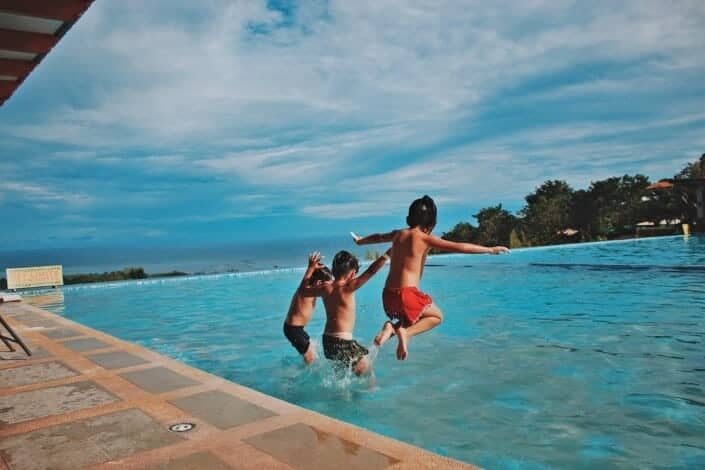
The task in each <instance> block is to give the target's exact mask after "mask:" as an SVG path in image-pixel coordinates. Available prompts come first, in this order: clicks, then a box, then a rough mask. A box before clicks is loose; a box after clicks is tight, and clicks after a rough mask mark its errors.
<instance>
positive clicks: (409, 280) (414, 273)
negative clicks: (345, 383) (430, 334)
mask: <svg viewBox="0 0 705 470" xmlns="http://www.w3.org/2000/svg"><path fill="white" fill-rule="evenodd" d="M436 212H437V211H436V204H435V203H434V202H433V199H431V198H430V197H428V196H424V197H422V198H420V199H416V200H415V201H414V202H412V203H411V206H409V215H408V216H407V217H406V223H407V224H408V225H409V228H405V229H399V230H393V231H391V232H389V233H376V234H373V235H368V236H366V237H358V236H357V235H355V234H354V233H351V235H352V236H353V240H354V241H355V243H357V244H358V245H367V244H372V243H385V242H392V247H391V249H390V250H391V264H390V267H389V275H388V276H387V282H386V284H385V286H384V291H383V293H382V303H383V305H384V311H385V313H386V314H387V316H388V317H389V319H390V320H392V321H395V322H396V323H392V322H391V321H386V322H384V325H383V326H382V329H381V330H380V332H379V333H378V334H377V336H376V337H375V343H377V344H378V345H382V344H384V343H385V342H386V341H387V340H388V339H389V338H390V337H392V336H393V335H395V334H396V336H397V338H398V340H399V344H398V346H397V359H399V360H404V359H406V357H407V355H408V349H407V346H408V343H409V339H410V338H412V337H414V336H416V335H418V334H420V333H423V332H424V331H428V330H430V329H431V328H434V327H436V326H438V325H440V324H441V322H442V321H443V313H442V312H441V310H440V309H439V308H438V306H437V305H436V304H435V303H433V299H431V297H430V296H428V295H426V294H424V293H423V292H421V291H420V290H419V289H418V285H419V283H420V281H421V277H422V276H423V268H424V265H425V264H426V257H427V256H428V252H429V250H430V249H431V248H437V249H439V250H441V251H446V252H450V253H467V254H478V253H491V254H494V255H496V254H499V253H507V252H509V250H508V249H507V248H506V247H504V246H494V247H485V246H481V245H474V244H472V243H457V242H452V241H448V240H444V239H442V238H440V237H436V236H435V235H432V234H431V232H432V231H433V229H434V228H435V226H436Z"/></svg>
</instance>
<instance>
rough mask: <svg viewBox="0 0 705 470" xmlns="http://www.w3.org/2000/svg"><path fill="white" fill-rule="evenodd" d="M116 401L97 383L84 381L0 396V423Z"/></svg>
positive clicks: (57, 413)
mask: <svg viewBox="0 0 705 470" xmlns="http://www.w3.org/2000/svg"><path fill="white" fill-rule="evenodd" d="M115 401H118V398H116V397H115V396H114V395H112V394H111V393H109V392H108V391H106V390H104V389H103V388H101V387H100V386H99V385H98V384H97V383H95V382H91V381H86V382H77V383H73V384H67V385H60V386H56V387H50V388H43V389H40V390H33V391H31V392H23V393H18V394H16V395H10V396H6V397H0V426H2V425H3V424H15V423H21V422H23V421H29V420H32V419H38V418H44V417H46V416H53V415H60V414H64V413H69V412H71V411H77V410H84V409H86V408H93V407H95V406H99V405H104V404H106V403H112V402H115Z"/></svg>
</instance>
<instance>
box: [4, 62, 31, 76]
mask: <svg viewBox="0 0 705 470" xmlns="http://www.w3.org/2000/svg"><path fill="white" fill-rule="evenodd" d="M35 65H37V64H36V63H35V62H34V61H31V60H19V59H0V75H9V76H11V77H26V76H27V75H29V72H31V71H32V69H33V68H34V66H35Z"/></svg>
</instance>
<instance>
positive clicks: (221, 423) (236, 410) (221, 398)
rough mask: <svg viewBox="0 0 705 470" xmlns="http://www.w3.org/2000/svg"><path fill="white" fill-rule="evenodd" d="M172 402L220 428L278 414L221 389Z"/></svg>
mask: <svg viewBox="0 0 705 470" xmlns="http://www.w3.org/2000/svg"><path fill="white" fill-rule="evenodd" d="M170 403H172V404H173V405H175V406H176V407H178V408H181V409H182V410H184V411H186V412H187V413H190V414H192V415H193V416H196V417H197V418H200V419H202V420H203V421H205V422H206V423H208V424H211V425H213V426H216V427H218V428H220V429H228V428H232V427H235V426H241V425H243V424H247V423H251V422H253V421H259V420H261V419H265V418H269V417H271V416H276V413H274V412H272V411H269V410H267V409H264V408H262V407H259V406H257V405H255V404H253V403H250V402H248V401H245V400H243V399H241V398H238V397H235V396H233V395H230V394H228V393H225V392H221V391H219V390H213V391H210V392H203V393H197V394H195V395H190V396H188V397H183V398H178V399H176V400H171V402H170Z"/></svg>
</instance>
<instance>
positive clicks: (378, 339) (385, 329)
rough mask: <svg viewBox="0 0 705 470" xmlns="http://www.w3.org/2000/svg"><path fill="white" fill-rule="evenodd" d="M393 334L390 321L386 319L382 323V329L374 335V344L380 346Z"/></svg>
mask: <svg viewBox="0 0 705 470" xmlns="http://www.w3.org/2000/svg"><path fill="white" fill-rule="evenodd" d="M393 335H394V327H393V326H392V322H390V321H386V322H384V325H382V329H381V330H379V333H377V336H375V344H376V345H377V346H382V345H383V344H384V343H386V342H387V340H388V339H389V338H391V337H392V336H393Z"/></svg>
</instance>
